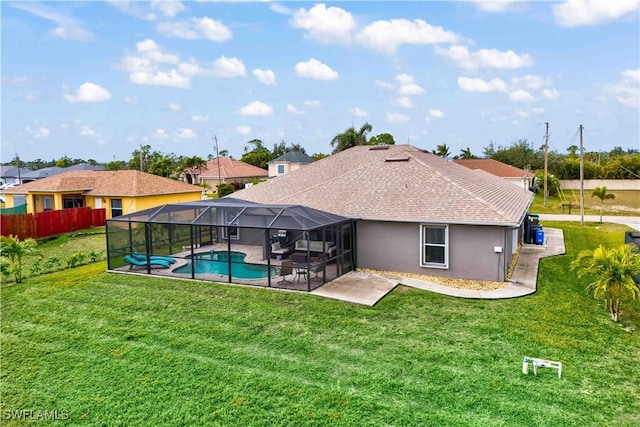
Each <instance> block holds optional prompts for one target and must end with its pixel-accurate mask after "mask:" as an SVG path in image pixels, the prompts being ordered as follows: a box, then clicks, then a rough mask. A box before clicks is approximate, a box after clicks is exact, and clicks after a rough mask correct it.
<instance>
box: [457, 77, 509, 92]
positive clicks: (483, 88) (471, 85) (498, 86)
mask: <svg viewBox="0 0 640 427" xmlns="http://www.w3.org/2000/svg"><path fill="white" fill-rule="evenodd" d="M458 86H460V89H462V90H464V91H465V92H506V91H507V84H506V83H505V82H504V81H502V80H501V79H498V78H493V79H491V80H490V81H485V80H482V79H479V78H469V77H458Z"/></svg>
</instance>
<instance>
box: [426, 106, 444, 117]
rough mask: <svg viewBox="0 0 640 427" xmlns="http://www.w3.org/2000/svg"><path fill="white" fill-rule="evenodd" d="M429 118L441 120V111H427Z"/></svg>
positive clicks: (442, 114) (442, 115) (433, 109)
mask: <svg viewBox="0 0 640 427" xmlns="http://www.w3.org/2000/svg"><path fill="white" fill-rule="evenodd" d="M429 117H433V118H434V119H441V118H443V117H444V113H443V112H442V110H437V109H435V108H432V109H430V110H429Z"/></svg>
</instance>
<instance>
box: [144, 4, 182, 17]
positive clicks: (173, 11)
mask: <svg viewBox="0 0 640 427" xmlns="http://www.w3.org/2000/svg"><path fill="white" fill-rule="evenodd" d="M151 8H153V9H157V10H159V11H160V13H162V14H163V15H164V16H166V17H167V18H173V17H174V16H176V15H177V14H178V13H180V12H184V11H185V10H187V7H186V6H185V5H184V4H183V3H182V2H181V1H175V0H172V1H167V0H152V1H151Z"/></svg>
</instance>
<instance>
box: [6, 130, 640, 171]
mask: <svg viewBox="0 0 640 427" xmlns="http://www.w3.org/2000/svg"><path fill="white" fill-rule="evenodd" d="M372 129H373V126H372V125H371V124H369V123H368V122H365V123H364V124H363V125H362V126H360V127H359V128H356V127H355V126H351V127H349V128H347V129H345V130H344V131H343V132H340V133H337V134H335V135H334V137H333V138H332V139H331V140H330V141H329V145H330V147H331V150H332V154H334V153H338V152H340V151H344V150H346V149H349V148H351V147H355V146H359V145H394V144H395V140H394V137H393V135H391V134H390V133H381V134H378V135H376V136H371V137H369V134H370V133H371V131H372ZM291 150H296V151H300V152H302V153H305V149H304V147H302V146H301V145H300V144H296V143H290V144H288V143H286V142H285V141H281V142H280V143H277V144H274V145H273V147H272V149H269V148H267V146H266V145H265V143H264V142H263V141H262V140H260V139H253V140H251V141H248V142H247V143H246V145H245V148H244V153H243V155H242V157H241V160H242V161H243V162H246V163H249V164H251V165H254V166H257V167H260V168H263V169H267V163H268V162H269V161H271V160H273V159H275V158H276V157H279V156H281V155H282V154H284V153H285V152H287V151H291ZM432 152H433V153H434V154H436V155H438V156H441V157H444V158H454V159H473V158H478V156H476V155H475V154H473V153H472V152H471V150H470V148H469V147H467V148H464V149H462V150H460V153H459V154H457V155H453V156H452V152H451V148H450V147H449V146H448V145H447V144H446V143H442V144H438V145H436V148H435V149H433V150H432ZM228 155H229V153H228V151H227V150H221V151H220V156H221V157H225V156H228ZM327 155H328V154H323V153H317V154H313V155H311V156H310V157H311V158H312V159H314V160H319V159H322V158H323V157H326V156H327ZM480 157H482V158H489V159H494V160H498V161H500V162H503V163H506V164H509V165H512V166H515V167H518V168H520V169H524V170H530V171H537V170H542V169H543V168H544V146H541V147H537V148H536V147H534V144H532V143H530V142H529V141H527V140H526V139H521V140H518V141H514V142H512V143H511V144H510V145H508V146H502V145H498V146H496V144H495V143H494V142H492V141H491V142H489V144H488V145H487V146H486V147H483V152H482V155H481V156H480ZM213 158H215V156H214V155H213V154H209V155H208V156H207V160H211V159H213ZM583 159H584V168H583V173H584V178H585V179H639V178H640V152H639V151H638V150H637V149H628V150H623V149H622V148H621V147H615V148H614V149H613V150H611V151H609V152H608V153H601V152H586V153H584V155H583ZM78 163H89V164H92V165H97V164H99V163H98V162H96V161H95V160H93V159H89V160H83V159H71V158H69V157H67V156H64V157H61V158H59V159H57V160H55V159H54V160H51V161H44V160H42V159H36V160H33V161H26V162H25V161H22V162H21V161H20V159H18V158H17V157H16V158H14V160H13V161H12V162H11V163H10V164H13V165H18V164H19V165H20V166H22V167H27V168H29V169H34V170H35V169H41V168H43V167H48V166H58V167H68V166H72V165H75V164H78ZM205 163H206V160H205V159H203V158H201V157H199V156H191V157H189V156H178V155H176V154H173V153H170V154H166V153H162V152H159V151H156V150H152V149H151V146H150V145H144V146H141V147H140V148H139V149H136V150H134V151H133V152H132V153H131V158H130V159H129V160H128V161H124V160H113V161H111V162H108V163H106V164H105V165H104V166H105V168H106V169H108V170H118V169H139V170H142V171H144V172H148V173H152V174H154V175H160V176H164V177H169V178H176V177H179V176H180V175H181V174H182V172H183V171H184V170H185V169H186V168H189V167H200V166H203V165H204V164H205ZM547 163H548V171H549V173H550V174H552V175H554V176H556V177H558V178H559V179H579V177H580V159H579V154H578V147H577V146H575V145H572V146H570V147H568V148H567V154H561V153H559V152H558V151H555V150H552V151H549V152H548V153H547Z"/></svg>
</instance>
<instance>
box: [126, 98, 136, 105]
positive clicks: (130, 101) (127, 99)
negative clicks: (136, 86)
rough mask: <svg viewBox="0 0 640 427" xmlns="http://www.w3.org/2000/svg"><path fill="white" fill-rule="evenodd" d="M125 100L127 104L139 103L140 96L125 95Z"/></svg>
mask: <svg viewBox="0 0 640 427" xmlns="http://www.w3.org/2000/svg"><path fill="white" fill-rule="evenodd" d="M124 102H125V104H128V105H136V104H137V103H138V97H137V96H125V97H124Z"/></svg>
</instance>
